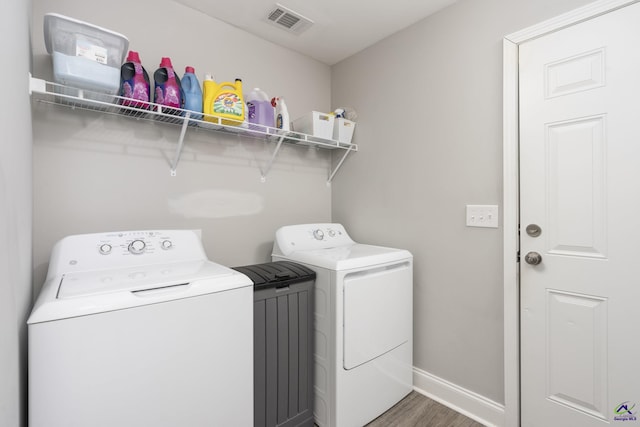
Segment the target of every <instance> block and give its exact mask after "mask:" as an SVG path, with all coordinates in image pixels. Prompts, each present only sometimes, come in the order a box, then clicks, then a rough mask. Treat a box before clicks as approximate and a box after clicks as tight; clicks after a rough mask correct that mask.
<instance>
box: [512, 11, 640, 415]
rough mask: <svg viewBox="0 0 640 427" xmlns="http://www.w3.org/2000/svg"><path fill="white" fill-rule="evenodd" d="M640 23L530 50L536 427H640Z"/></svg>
mask: <svg viewBox="0 0 640 427" xmlns="http://www.w3.org/2000/svg"><path fill="white" fill-rule="evenodd" d="M639 22H640V3H636V4H633V5H631V6H627V7H624V8H621V9H618V10H616V11H613V12H610V13H607V14H605V15H602V16H599V17H597V18H594V19H591V20H588V21H584V22H582V23H579V24H576V25H573V26H571V27H567V28H564V29H562V30H559V31H556V32H554V33H551V34H548V35H545V36H543V37H540V38H537V39H534V40H531V41H528V42H526V43H522V44H521V45H520V49H519V61H520V65H519V67H520V75H519V85H520V225H521V230H522V233H521V236H520V250H521V254H522V255H523V257H522V259H523V262H522V265H521V268H520V275H521V276H520V286H521V289H520V294H521V305H520V306H521V307H520V309H521V417H522V419H521V421H522V425H523V426H527V427H529V426H540V427H555V426H558V427H560V426H562V427H565V426H571V427H572V426H576V427H592V426H602V425H607V424H614V425H615V424H623V423H624V425H627V426H629V425H640V421H638V414H637V412H636V411H637V410H638V409H640V370H638V369H637V368H636V365H637V361H638V360H640V341H639V340H637V339H635V337H632V336H631V335H630V330H631V329H635V327H636V325H639V324H640V309H639V307H640V279H638V272H637V267H636V265H637V256H636V255H635V247H636V245H637V244H636V242H638V241H639V240H640V229H639V228H638V227H637V226H636V224H635V221H634V220H635V218H636V217H637V216H638V215H637V213H638V212H640V108H639V107H638V105H639V104H640V101H639V100H640V48H639V47H638V45H639V44H640V25H638V23H639ZM529 224H537V225H539V226H540V228H541V230H542V233H541V234H540V235H539V236H538V237H534V236H530V235H528V234H527V233H525V231H524V230H525V228H526V227H527V225H529ZM530 252H537V253H539V254H540V255H541V256H542V262H541V263H540V264H538V265H531V264H528V263H525V262H524V259H525V257H524V255H525V254H527V253H530ZM636 405H637V406H636ZM625 408H626V409H625ZM636 408H637V409H636Z"/></svg>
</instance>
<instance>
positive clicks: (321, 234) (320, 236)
mask: <svg viewBox="0 0 640 427" xmlns="http://www.w3.org/2000/svg"><path fill="white" fill-rule="evenodd" d="M313 237H315V238H316V240H322V239H324V232H323V231H322V230H320V229H319V228H318V229H317V230H313Z"/></svg>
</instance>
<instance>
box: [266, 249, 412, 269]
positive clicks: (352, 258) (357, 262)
mask: <svg viewBox="0 0 640 427" xmlns="http://www.w3.org/2000/svg"><path fill="white" fill-rule="evenodd" d="M274 255H275V254H274ZM278 257H282V258H285V259H289V260H291V261H298V262H301V263H305V264H310V265H313V266H316V267H321V268H326V269H329V270H336V271H339V270H351V269H355V268H362V267H369V266H373V265H379V264H385V263H389V262H394V261H403V260H407V259H411V258H412V255H411V253H410V252H409V251H407V250H404V249H394V248H387V247H383V246H373V245H364V244H361V243H354V244H352V245H347V246H338V247H335V248H326V249H314V250H309V251H294V252H291V253H290V254H288V255H287V256H286V257H285V256H282V255H278Z"/></svg>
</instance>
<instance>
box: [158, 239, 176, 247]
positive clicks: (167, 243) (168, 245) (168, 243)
mask: <svg viewBox="0 0 640 427" xmlns="http://www.w3.org/2000/svg"><path fill="white" fill-rule="evenodd" d="M160 247H161V248H162V249H171V248H172V247H173V243H171V240H163V241H162V243H160Z"/></svg>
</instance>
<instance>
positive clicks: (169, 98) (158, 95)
mask: <svg viewBox="0 0 640 427" xmlns="http://www.w3.org/2000/svg"><path fill="white" fill-rule="evenodd" d="M153 80H154V82H155V85H156V88H155V98H154V102H155V103H156V104H160V105H161V106H163V107H168V108H162V112H163V113H167V114H180V111H179V110H174V108H182V107H183V106H184V94H183V93H182V86H181V84H180V78H179V77H178V75H177V74H176V73H175V71H174V69H173V65H171V59H170V58H166V57H165V58H162V60H161V61H160V67H159V68H158V69H157V70H156V72H155V73H153ZM154 110H155V107H154Z"/></svg>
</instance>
